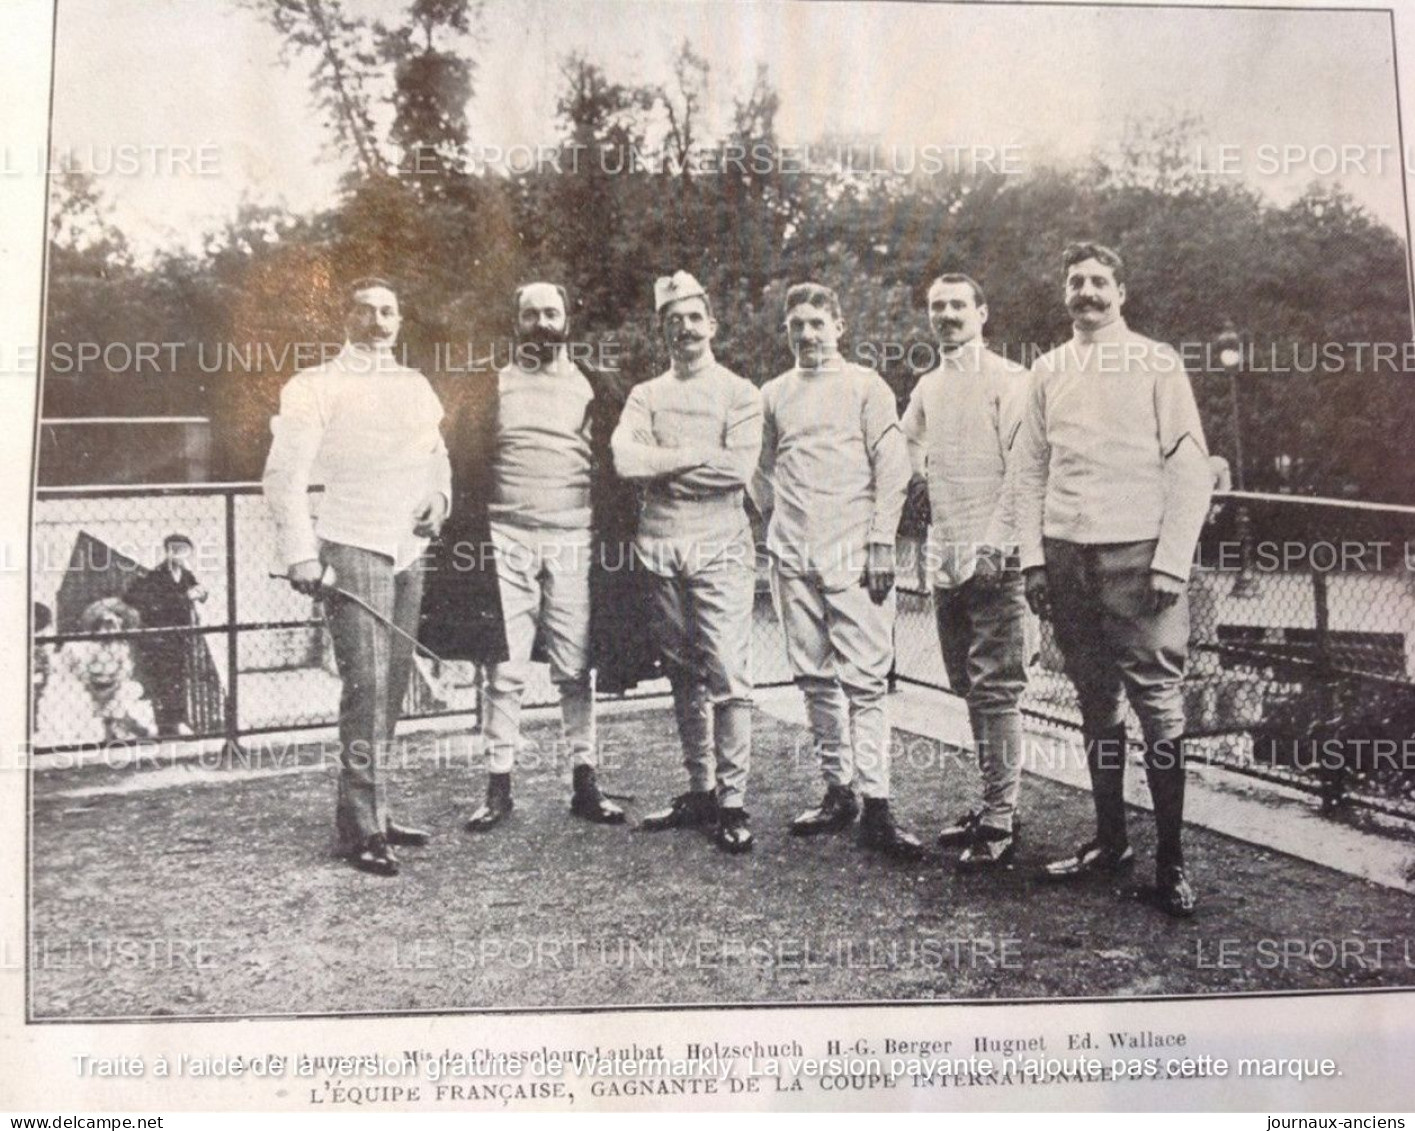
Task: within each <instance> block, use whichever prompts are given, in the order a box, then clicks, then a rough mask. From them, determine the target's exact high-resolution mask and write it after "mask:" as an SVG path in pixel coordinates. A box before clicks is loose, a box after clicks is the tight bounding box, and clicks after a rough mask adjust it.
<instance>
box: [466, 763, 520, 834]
mask: <svg viewBox="0 0 1415 1131" xmlns="http://www.w3.org/2000/svg"><path fill="white" fill-rule="evenodd" d="M515 807H516V806H515V804H514V803H513V802H512V801H511V775H510V774H492V775H491V777H490V778H488V779H487V783H486V801H485V803H483V804H482V806H481V807H480V808H479V809H477V811H476V812H475V813H473V814H472V815H471V816H470V817H468V818H467V823H466V824H465V825H463V826H462V827H463V828H464V829H466V831H467V832H469V833H484V832H489V831H491V830H492V829H494V828H496V826H497V825H499V824H501V822H502V821H504V820H505V819H506V818H507V817H508V816H510V815H511V810H512V809H514V808H515Z"/></svg>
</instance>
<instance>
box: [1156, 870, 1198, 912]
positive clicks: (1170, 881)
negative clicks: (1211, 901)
mask: <svg viewBox="0 0 1415 1131" xmlns="http://www.w3.org/2000/svg"><path fill="white" fill-rule="evenodd" d="M1197 905H1198V900H1197V899H1195V897H1194V889H1193V888H1192V887H1190V886H1189V877H1188V876H1186V875H1185V874H1184V869H1183V868H1170V869H1167V871H1166V872H1164V873H1161V874H1160V876H1159V877H1158V882H1157V883H1156V884H1155V906H1156V907H1158V908H1159V909H1160V910H1161V911H1163V912H1164V913H1165V914H1166V915H1172V916H1174V918H1176V919H1188V918H1190V917H1191V916H1192V915H1193V914H1194V908H1195V907H1196V906H1197Z"/></svg>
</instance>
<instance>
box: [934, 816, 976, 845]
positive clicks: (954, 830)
mask: <svg viewBox="0 0 1415 1131" xmlns="http://www.w3.org/2000/svg"><path fill="white" fill-rule="evenodd" d="M982 816H983V811H982V810H981V809H970V810H969V811H968V812H966V813H964V814H963V815H962V816H961V817H958V818H957V819H956V820H955V821H954V822H953V823H952V824H951V825H945V826H944V827H943V828H942V830H940V832H939V834H938V846H939V847H940V848H957V847H958V846H959V845H961V844H972V843H973V838H974V836H975V835H976V834H977V831H978V822H979V821H980V820H981V819H982Z"/></svg>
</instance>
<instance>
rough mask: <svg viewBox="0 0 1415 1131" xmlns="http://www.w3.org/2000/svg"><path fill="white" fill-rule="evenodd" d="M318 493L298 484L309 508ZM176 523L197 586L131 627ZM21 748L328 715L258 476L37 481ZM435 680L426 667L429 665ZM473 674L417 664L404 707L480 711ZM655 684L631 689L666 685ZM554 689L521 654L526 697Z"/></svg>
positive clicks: (304, 722) (762, 649)
mask: <svg viewBox="0 0 1415 1131" xmlns="http://www.w3.org/2000/svg"><path fill="white" fill-rule="evenodd" d="M319 498H320V494H319V492H318V491H317V490H316V491H315V492H312V493H311V504H312V507H314V508H315V509H316V510H317V508H318V504H319ZM171 534H181V535H185V536H186V537H187V538H189V539H190V540H191V543H192V549H191V554H190V559H189V561H188V568H189V569H190V570H191V572H192V573H193V574H194V575H195V578H196V580H197V582H198V583H199V584H200V586H201V587H202V589H203V590H204V591H205V600H203V601H201V602H199V603H192V605H191V608H190V613H189V614H188V615H187V616H186V617H185V618H183V619H181V620H180V623H175V624H173V623H164V624H162V625H155V624H152V623H143V619H142V617H141V614H140V613H139V612H138V610H137V609H136V608H134V607H133V606H134V602H136V603H139V604H140V603H141V602H138V601H137V598H136V597H135V596H134V593H135V589H134V586H135V583H136V582H138V581H139V579H141V578H143V577H144V576H145V575H146V574H147V573H148V572H149V571H150V570H152V569H153V568H155V567H156V566H158V565H159V563H160V561H161V558H162V556H163V549H162V544H163V541H164V539H165V538H166V537H167V536H168V535H171ZM32 540H33V558H32V565H33V569H32V594H33V599H34V602H35V611H36V622H35V630H36V631H35V635H34V638H33V652H32V658H31V664H32V688H33V694H32V697H31V703H32V710H31V716H32V717H31V748H32V749H33V751H34V752H35V753H36V754H51V753H58V752H61V751H71V750H79V749H90V748H99V747H103V746H107V745H111V744H113V743H125V742H133V741H138V740H144V739H148V738H153V737H163V738H164V739H166V738H171V739H173V740H176V741H182V740H193V741H195V740H210V739H224V740H228V741H231V742H239V741H240V740H241V739H243V738H245V737H248V736H252V735H260V734H269V733H273V732H283V731H291V730H300V729H303V728H315V727H322V726H328V725H331V724H334V723H336V722H337V721H338V705H339V680H338V676H337V674H336V671H335V666H334V656H333V646H332V642H331V640H330V638H329V634H328V632H327V630H326V628H325V626H324V622H323V617H322V609H321V606H320V605H319V604H318V603H317V602H315V601H313V600H312V599H310V598H308V597H303V596H301V595H300V594H298V593H296V592H295V591H294V590H292V589H291V588H290V586H289V585H288V584H287V583H286V582H284V581H282V580H279V579H277V578H272V577H270V573H271V572H272V571H273V572H283V570H284V566H285V563H283V562H278V561H276V554H275V531H274V527H273V525H272V523H271V520H270V516H269V513H268V509H267V507H266V505H265V502H264V500H263V499H262V497H261V495H260V487H259V485H257V484H250V483H245V484H225V485H185V484H182V485H171V486H161V487H56V488H43V489H41V490H40V491H39V492H38V495H37V497H36V500H35V510H34V524H33V531H32ZM754 647H755V653H756V655H757V657H758V662H757V665H756V672H757V680H758V683H759V684H763V685H769V684H773V683H782V682H787V681H789V678H790V675H789V672H788V671H787V669H786V663H785V648H784V642H783V639H782V636H781V630H780V628H779V626H778V625H777V623H776V617H775V614H774V613H773V611H772V608H771V600H770V596H769V594H768V593H767V591H766V589H765V587H764V586H763V587H759V591H758V594H757V604H756V611H755V641H754ZM430 674H431V675H433V676H434V677H435V678H431V679H430V678H428V676H429V675H430ZM478 684H479V673H478V672H477V671H476V669H475V667H474V666H473V665H471V664H463V663H455V662H454V663H449V664H447V665H445V670H440V671H436V672H432V673H429V672H428V671H427V670H426V669H424V668H421V667H420V668H418V669H415V672H414V676H413V679H412V681H411V683H410V686H409V688H408V693H407V698H406V700H405V704H404V717H405V718H407V719H429V718H436V717H442V716H465V717H466V718H467V719H468V723H469V725H473V726H474V725H476V724H477V722H478V708H479V687H478ZM667 691H668V687H667V683H666V682H665V681H658V682H655V683H649V684H645V685H641V686H640V687H639V688H637V689H635V690H634V691H633V692H631V693H630V695H631V696H633V697H643V696H653V695H659V694H666V693H667ZM554 701H556V692H555V688H554V686H553V685H552V684H551V682H550V679H549V674H548V672H547V671H546V670H545V669H544V668H543V667H541V666H539V665H537V666H535V669H534V673H533V675H532V678H531V680H530V682H529V685H528V687H527V692H526V703H527V705H529V706H536V705H545V704H549V703H552V702H554Z"/></svg>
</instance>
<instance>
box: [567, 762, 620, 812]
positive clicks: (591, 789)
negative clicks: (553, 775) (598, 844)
mask: <svg viewBox="0 0 1415 1131" xmlns="http://www.w3.org/2000/svg"><path fill="white" fill-rule="evenodd" d="M570 812H571V813H573V814H574V815H575V816H577V817H583V818H584V819H585V820H586V821H593V822H594V823H595V824H597V825H622V824H623V823H624V810H623V809H621V808H619V806H618V805H615V804H614V802H612V801H608V800H606V799H605V796H604V794H602V793H601V792H600V791H599V783H598V782H597V781H596V780H595V770H594V767H593V766H576V767H575V784H574V789H573V792H572V793H571V794H570Z"/></svg>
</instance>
